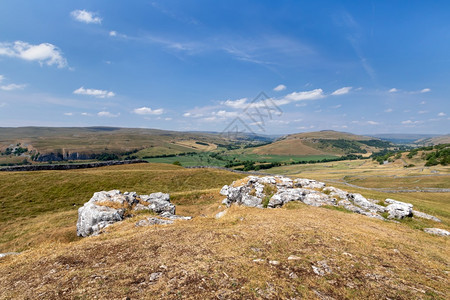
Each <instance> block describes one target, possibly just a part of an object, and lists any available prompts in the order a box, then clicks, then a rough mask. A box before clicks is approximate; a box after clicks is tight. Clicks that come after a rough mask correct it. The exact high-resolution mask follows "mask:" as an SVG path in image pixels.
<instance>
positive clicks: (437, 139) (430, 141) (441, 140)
mask: <svg viewBox="0 0 450 300" xmlns="http://www.w3.org/2000/svg"><path fill="white" fill-rule="evenodd" d="M414 144H417V145H421V146H434V145H440V144H450V134H446V135H438V136H434V137H430V138H423V139H418V140H416V141H414Z"/></svg>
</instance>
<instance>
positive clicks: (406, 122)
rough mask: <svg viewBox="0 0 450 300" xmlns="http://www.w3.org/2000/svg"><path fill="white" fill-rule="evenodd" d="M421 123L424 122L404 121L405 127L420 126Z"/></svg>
mask: <svg viewBox="0 0 450 300" xmlns="http://www.w3.org/2000/svg"><path fill="white" fill-rule="evenodd" d="M420 123H422V121H411V120H406V121H402V124H403V125H413V124H420Z"/></svg>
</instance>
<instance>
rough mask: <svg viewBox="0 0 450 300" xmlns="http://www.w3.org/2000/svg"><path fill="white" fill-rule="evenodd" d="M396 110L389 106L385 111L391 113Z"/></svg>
mask: <svg viewBox="0 0 450 300" xmlns="http://www.w3.org/2000/svg"><path fill="white" fill-rule="evenodd" d="M393 111H394V110H393V109H392V108H388V109H385V110H384V112H386V113H391V112H393Z"/></svg>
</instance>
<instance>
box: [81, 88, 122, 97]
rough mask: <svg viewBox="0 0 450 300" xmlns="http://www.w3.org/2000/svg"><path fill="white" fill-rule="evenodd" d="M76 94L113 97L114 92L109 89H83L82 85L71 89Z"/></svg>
mask: <svg viewBox="0 0 450 300" xmlns="http://www.w3.org/2000/svg"><path fill="white" fill-rule="evenodd" d="M73 93H74V94H76V95H88V96H93V97H96V98H111V97H114V96H115V95H116V94H114V93H113V92H110V91H106V90H96V89H85V88H84V87H80V88H79V89H76V90H75V91H73Z"/></svg>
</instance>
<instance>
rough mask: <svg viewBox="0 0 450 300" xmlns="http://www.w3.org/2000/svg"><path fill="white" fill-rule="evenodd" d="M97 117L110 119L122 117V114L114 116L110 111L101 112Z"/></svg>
mask: <svg viewBox="0 0 450 300" xmlns="http://www.w3.org/2000/svg"><path fill="white" fill-rule="evenodd" d="M97 116H99V117H108V118H116V117H118V116H120V113H117V114H113V113H111V112H109V111H100V112H98V113H97Z"/></svg>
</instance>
